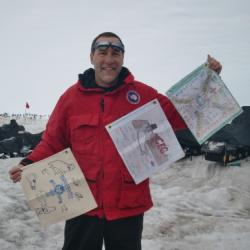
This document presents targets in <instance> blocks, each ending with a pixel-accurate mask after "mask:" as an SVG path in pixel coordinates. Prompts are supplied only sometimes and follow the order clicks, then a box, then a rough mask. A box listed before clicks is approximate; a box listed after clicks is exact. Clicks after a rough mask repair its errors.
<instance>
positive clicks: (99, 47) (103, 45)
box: [96, 44, 109, 51]
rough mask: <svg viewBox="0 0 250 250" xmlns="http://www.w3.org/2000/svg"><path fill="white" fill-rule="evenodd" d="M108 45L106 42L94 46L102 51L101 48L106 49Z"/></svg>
mask: <svg viewBox="0 0 250 250" xmlns="http://www.w3.org/2000/svg"><path fill="white" fill-rule="evenodd" d="M108 47H109V45H108V44H106V45H105V44H100V45H97V46H96V49H98V50H101V51H103V50H106V49H108Z"/></svg>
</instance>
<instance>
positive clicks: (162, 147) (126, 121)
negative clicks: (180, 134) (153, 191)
mask: <svg viewBox="0 0 250 250" xmlns="http://www.w3.org/2000/svg"><path fill="white" fill-rule="evenodd" d="M106 129H107V131H108V133H109V135H110V136H111V138H112V141H113V143H114V144H115V147H116V149H117V151H118V153H119V154H120V156H121V158H122V160H123V162H124V164H125V166H126V167H127V169H128V171H129V173H130V175H131V176H132V178H133V180H134V182H135V183H136V184H139V183H140V182H142V181H144V180H146V179H147V178H149V177H151V176H152V175H154V174H155V173H158V172H161V171H164V170H165V169H167V168H168V167H170V166H171V164H172V163H173V162H175V161H177V160H179V159H181V158H182V157H184V156H185V154H184V152H183V150H182V148H181V146H180V144H179V142H178V140H177V138H176V136H175V133H174V131H173V129H172V127H171V125H170V123H169V122H168V120H167V118H166V115H165V114H164V112H163V110H162V108H161V105H160V103H159V101H158V100H157V99H154V100H152V101H150V102H148V103H146V104H144V105H143V106H141V107H139V108H137V109H135V110H133V111H132V112H130V113H128V114H127V115H125V116H123V117H121V118H120V119H118V120H115V121H113V122H112V123H110V124H108V125H106Z"/></svg>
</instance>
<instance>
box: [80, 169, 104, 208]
mask: <svg viewBox="0 0 250 250" xmlns="http://www.w3.org/2000/svg"><path fill="white" fill-rule="evenodd" d="M83 174H84V176H85V179H86V181H87V183H88V186H89V188H90V190H91V192H92V194H93V196H94V198H95V201H96V203H97V204H98V206H99V205H100V197H99V192H100V191H99V188H98V183H99V182H98V178H99V171H98V170H96V169H91V170H88V171H84V173H83Z"/></svg>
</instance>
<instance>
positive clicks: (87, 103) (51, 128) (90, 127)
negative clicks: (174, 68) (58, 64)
mask: <svg viewBox="0 0 250 250" xmlns="http://www.w3.org/2000/svg"><path fill="white" fill-rule="evenodd" d="M155 98H157V99H158V100H159V102H160V104H161V106H162V108H163V110H164V112H165V114H166V116H167V118H168V120H169V122H170V123H171V125H172V127H173V128H174V130H178V129H182V128H185V127H186V125H185V123H184V121H183V120H182V119H181V117H180V116H179V114H178V112H177V111H176V109H175V108H174V106H173V105H172V103H171V102H170V101H169V100H168V98H167V97H166V96H163V95H161V94H159V93H158V92H157V91H156V90H155V89H153V88H152V87H149V86H147V85H145V84H143V83H140V82H138V81H135V80H134V77H133V75H132V74H131V73H129V74H127V76H126V77H125V79H124V80H123V83H122V84H121V85H120V86H119V87H118V88H117V89H115V90H113V91H111V92H105V91H104V90H102V89H100V88H85V87H83V84H81V81H80V80H79V81H78V82H77V83H76V84H74V85H73V86H72V87H70V88H69V89H68V90H66V92H65V93H64V94H63V95H62V96H61V97H60V99H59V101H58V103H57V104H56V107H55V109H54V111H53V113H52V114H51V117H50V119H49V121H48V124H47V127H46V130H45V132H44V133H43V137H42V140H41V142H40V143H39V144H38V145H37V147H36V148H35V150H34V151H33V152H32V153H31V155H29V156H28V159H29V160H31V161H33V162H36V161H39V160H41V159H44V158H46V157H48V156H50V155H52V154H54V153H57V152H59V151H61V150H63V149H64V148H67V147H70V148H71V150H72V152H73V154H74V156H75V158H76V160H77V162H78V163H79V165H80V167H81V169H82V171H83V173H84V175H85V177H86V179H87V181H88V184H89V186H90V189H91V191H92V193H93V195H94V197H95V199H96V202H97V204H98V208H96V209H94V210H92V211H90V212H88V213H87V214H88V215H97V216H99V217H103V216H105V217H106V218H107V219H108V220H112V219H118V218H122V217H128V216H133V215H137V214H141V213H143V212H145V211H146V210H148V209H149V208H151V207H152V205H153V203H152V200H151V195H150V190H149V180H148V179H147V180H145V181H143V182H142V183H140V184H138V185H136V184H135V183H134V181H133V179H132V177H131V176H130V174H129V173H128V171H127V169H126V167H125V165H124V163H123V161H122V159H121V157H120V156H119V154H118V152H117V150H116V148H115V146H114V144H113V142H112V140H111V137H110V136H109V134H108V132H107V131H106V129H105V125H107V124H109V123H110V122H113V121H115V120H117V119H118V118H120V117H122V116H124V115H126V114H127V113H129V112H131V111H133V110H134V109H136V108H139V107H140V106H142V105H144V104H145V103H147V102H149V101H151V100H153V99H155Z"/></svg>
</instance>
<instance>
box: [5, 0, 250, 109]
mask: <svg viewBox="0 0 250 250" xmlns="http://www.w3.org/2000/svg"><path fill="white" fill-rule="evenodd" d="M0 31H1V39H0V69H1V72H0V87H1V88H0V91H1V94H0V113H3V112H9V113H23V112H24V110H25V103H26V102H28V103H29V104H30V106H31V108H30V110H29V112H31V113H39V114H49V113H50V112H51V111H52V109H53V107H54V105H55V103H56V101H57V100H58V98H59V96H60V95H61V94H62V93H63V92H64V90H66V89H67V88H68V87H69V86H70V85H72V84H73V83H75V82H76V81H77V78H78V74H79V73H81V72H83V71H84V70H85V69H87V68H89V67H91V64H90V62H89V51H90V44H91V42H92V40H93V38H94V37H95V36H96V35H97V34H99V33H101V32H104V31H113V32H115V33H117V34H118V35H120V36H121V38H122V40H123V42H124V43H125V47H126V53H125V64H124V65H125V66H126V67H128V68H129V69H130V71H131V72H132V73H133V74H134V76H135V78H136V79H137V80H140V81H143V82H145V83H148V84H149V85H151V86H153V87H155V88H156V89H158V90H159V91H160V92H162V93H165V91H166V90H167V89H168V88H169V87H171V86H172V85H173V84H174V83H176V82H177V81H179V80H180V79H181V78H183V77H184V76H185V75H186V74H188V73H189V72H191V71H192V70H193V69H195V68H196V67H198V66H199V65H200V64H202V63H203V62H205V60H206V56H207V54H208V53H209V54H211V55H212V56H214V57H216V58H217V59H218V60H219V61H220V62H221V63H222V64H223V72H222V78H223V80H224V82H225V83H226V85H227V86H228V88H229V90H230V91H231V92H232V94H233V95H234V97H235V98H236V99H237V101H238V102H239V104H240V105H241V106H243V105H248V106H249V105H250V100H249V99H250V98H249V96H250V1H249V0H210V1H205V0H154V1H153V0H137V1H135V0H126V1H118V0H106V1H85V0H72V1H69V0H68V1H66V0H22V1H20V0H0Z"/></svg>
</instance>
